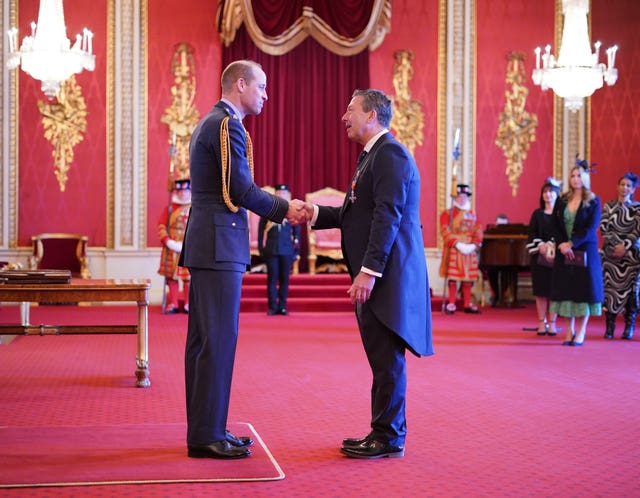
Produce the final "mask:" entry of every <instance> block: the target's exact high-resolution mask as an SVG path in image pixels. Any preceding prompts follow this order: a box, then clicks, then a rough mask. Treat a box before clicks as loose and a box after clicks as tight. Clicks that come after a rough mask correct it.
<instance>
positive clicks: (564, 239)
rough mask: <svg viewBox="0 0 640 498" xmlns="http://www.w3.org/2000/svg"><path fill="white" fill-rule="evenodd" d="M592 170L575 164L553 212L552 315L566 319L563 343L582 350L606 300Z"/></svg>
mask: <svg viewBox="0 0 640 498" xmlns="http://www.w3.org/2000/svg"><path fill="white" fill-rule="evenodd" d="M589 169H590V167H589V163H588V162H587V161H586V160H584V161H576V165H575V166H574V167H573V168H572V169H571V173H570V176H569V190H568V191H567V192H566V193H564V194H563V195H562V197H560V199H558V200H557V202H556V205H555V207H554V208H553V224H554V227H553V230H554V238H555V241H556V244H557V250H556V257H555V260H554V264H553V276H552V278H551V301H552V302H551V312H552V313H557V314H558V315H560V316H564V317H566V318H567V329H566V334H565V338H564V342H563V343H562V344H563V345H565V346H582V344H583V343H584V339H585V336H586V333H587V324H588V323H589V317H590V316H591V315H594V316H600V315H601V314H602V301H603V300H604V296H603V291H602V263H601V262H600V254H599V252H598V234H597V230H598V226H599V225H600V199H599V198H598V196H596V195H595V194H594V193H593V192H591V190H590V187H591V178H590V176H589ZM581 256H584V257H581ZM579 262H584V263H583V264H582V265H579V264H578V263H579ZM576 318H577V319H578V322H579V326H578V328H577V329H576V328H575V324H576Z"/></svg>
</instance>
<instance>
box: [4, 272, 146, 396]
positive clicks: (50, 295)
mask: <svg viewBox="0 0 640 498" xmlns="http://www.w3.org/2000/svg"><path fill="white" fill-rule="evenodd" d="M150 287H151V281H150V280H146V279H145V280H85V279H71V282H70V283H67V284H59V283H54V284H51V283H47V284H43V283H20V284H17V283H4V284H0V302H13V303H16V302H17V303H24V304H23V305H22V306H23V309H22V324H21V325H0V335H7V334H23V335H49V334H53V335H59V334H137V335H138V354H137V355H136V386H137V387H149V386H150V385H151V381H150V379H149V357H148V345H149V337H148V324H149V316H148V310H149V288H150ZM110 301H134V302H136V303H137V304H138V321H137V324H136V325H31V324H30V323H29V303H30V302H31V303H33V302H46V303H53V304H63V303H75V302H110Z"/></svg>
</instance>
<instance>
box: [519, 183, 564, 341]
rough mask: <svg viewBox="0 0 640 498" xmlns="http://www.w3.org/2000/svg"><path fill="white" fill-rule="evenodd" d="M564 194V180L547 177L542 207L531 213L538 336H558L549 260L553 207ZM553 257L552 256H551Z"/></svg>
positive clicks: (528, 246)
mask: <svg viewBox="0 0 640 498" xmlns="http://www.w3.org/2000/svg"><path fill="white" fill-rule="evenodd" d="M559 194H560V182H559V181H557V180H555V179H554V178H551V177H549V178H547V180H546V181H545V182H544V185H543V186H542V189H541V191H540V207H539V208H538V209H536V210H535V211H534V212H533V214H532V215H531V220H530V221H529V240H528V243H527V249H528V250H529V254H530V255H531V283H532V284H533V295H534V296H535V298H536V311H537V312H538V335H545V334H548V335H556V334H557V333H558V332H557V330H556V317H557V315H556V314H555V313H551V312H550V311H549V306H550V304H551V303H550V300H549V296H550V295H551V264H543V263H545V262H546V261H547V254H548V253H549V254H550V252H551V250H550V248H551V247H552V246H553V247H555V245H554V244H555V243H554V241H553V218H552V216H551V213H553V207H554V206H555V204H556V200H557V199H558V195H559ZM549 257H551V256H549Z"/></svg>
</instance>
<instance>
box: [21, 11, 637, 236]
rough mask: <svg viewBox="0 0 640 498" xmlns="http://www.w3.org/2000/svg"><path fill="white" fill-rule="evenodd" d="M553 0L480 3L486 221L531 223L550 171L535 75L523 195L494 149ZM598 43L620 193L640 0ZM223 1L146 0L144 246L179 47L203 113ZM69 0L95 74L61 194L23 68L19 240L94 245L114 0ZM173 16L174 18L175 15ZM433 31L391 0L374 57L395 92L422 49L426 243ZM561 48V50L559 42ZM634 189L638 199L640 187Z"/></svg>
mask: <svg viewBox="0 0 640 498" xmlns="http://www.w3.org/2000/svg"><path fill="white" fill-rule="evenodd" d="M38 3H39V2H38V0H21V1H20V5H19V25H18V27H19V29H20V39H22V37H23V36H24V35H25V34H26V33H28V32H29V27H28V26H29V22H30V21H31V20H36V19H37V9H38ZM554 3H555V2H554V0H539V1H537V2H531V1H529V0H508V1H507V0H477V88H476V92H477V122H476V168H477V171H476V191H475V195H474V201H475V204H476V208H477V212H478V215H479V217H480V220H481V221H482V223H484V224H487V223H491V222H493V220H494V218H495V215H496V214H497V213H499V212H505V213H507V214H508V215H509V216H510V219H511V221H514V222H527V221H528V219H529V216H530V213H531V211H532V210H533V209H534V208H535V207H536V206H537V203H538V196H539V188H540V185H541V183H542V182H543V180H544V178H545V177H546V176H548V175H549V174H551V171H552V160H553V96H552V94H551V93H550V92H549V91H547V92H542V91H541V90H540V89H539V87H536V86H534V85H533V84H532V83H531V81H530V79H529V80H528V87H529V90H530V94H529V98H528V101H527V106H526V108H527V110H529V112H532V113H535V114H537V116H538V120H539V125H538V128H537V133H536V141H535V142H533V143H532V144H531V149H530V151H529V154H528V157H527V159H526V160H525V164H524V173H523V174H522V176H521V177H520V189H519V191H518V195H517V197H512V195H511V187H510V186H509V183H508V180H507V177H506V175H505V174H504V170H505V166H506V161H505V158H504V156H503V154H502V151H501V150H500V149H499V148H498V147H497V146H496V145H495V143H494V142H495V136H496V130H497V126H498V115H499V113H500V111H502V109H503V107H504V91H505V89H506V88H505V83H504V80H505V73H506V63H507V60H506V55H507V52H508V51H522V52H524V53H525V54H526V55H527V59H526V61H525V65H526V71H527V75H530V73H531V69H532V68H533V64H534V62H535V61H534V54H533V50H534V48H535V47H536V46H538V45H544V44H546V43H553V39H554ZM592 3H593V4H594V5H593V7H592V9H593V25H592V32H593V34H594V38H593V39H594V40H595V39H600V40H601V41H602V43H603V46H604V47H607V46H609V45H610V44H612V43H617V44H618V45H619V46H620V50H619V53H618V57H617V61H618V66H619V71H620V80H619V81H618V83H617V84H616V85H615V86H614V87H610V88H609V87H606V88H603V89H601V90H598V91H596V94H595V95H594V97H593V98H592V133H591V139H592V154H591V156H592V157H591V158H590V159H591V160H592V161H595V162H597V163H598V166H599V167H598V174H597V175H594V177H593V189H594V190H595V191H596V193H598V194H599V195H600V196H601V197H602V198H603V200H608V199H610V198H613V196H614V195H615V190H614V189H615V181H616V180H617V178H618V177H619V176H620V175H621V174H622V173H624V172H625V171H626V170H628V169H633V170H635V171H636V173H640V171H639V168H638V159H637V158H638V157H640V150H639V149H640V125H639V124H638V123H639V120H637V119H635V117H636V116H637V115H638V113H639V112H640V95H639V92H640V90H639V88H640V86H639V85H638V84H637V82H638V81H640V62H639V61H638V60H637V57H634V56H633V55H634V54H637V53H639V51H640V46H639V45H640V37H638V35H637V29H638V28H637V27H638V26H640V2H637V1H636V0H608V1H607V0H593V2H592ZM215 4H216V2H211V0H191V1H190V2H179V1H177V0H165V1H163V2H157V1H149V2H148V5H149V12H148V19H149V25H148V34H149V54H148V55H149V59H148V69H149V80H148V90H149V93H148V105H149V108H148V109H149V123H148V161H149V164H148V170H149V176H148V179H149V180H148V217H149V219H148V230H147V244H148V245H149V246H157V245H159V243H158V241H157V235H156V226H155V224H156V221H157V217H158V216H159V215H160V212H161V210H162V208H163V207H164V205H165V204H166V202H167V191H166V184H167V175H168V166H169V155H168V145H169V144H168V138H169V132H168V128H167V126H166V125H165V124H162V123H161V122H160V118H161V116H162V115H163V113H164V109H165V108H166V107H167V106H168V105H170V103H171V100H170V94H169V89H170V86H171V84H172V75H171V71H170V62H171V57H172V54H173V49H174V45H175V44H177V43H180V42H188V43H190V44H191V45H192V46H193V47H194V48H195V63H196V74H197V81H198V89H197V98H196V106H197V108H198V110H199V112H200V114H201V115H204V114H205V113H206V112H207V111H208V110H209V109H210V108H211V106H212V105H213V103H214V102H215V101H216V100H217V98H218V96H219V94H220V90H219V77H220V70H221V68H220V65H221V62H220V61H221V46H220V41H219V37H218V35H217V32H216V26H215ZM88 5H89V3H87V2H85V1H83V0H66V2H65V4H64V6H65V16H66V24H67V34H68V36H69V37H73V36H75V34H76V33H77V32H79V31H81V29H82V28H83V27H85V26H87V27H88V28H90V29H91V30H92V31H93V32H94V33H95V37H94V41H93V47H94V52H95V53H96V70H95V71H94V72H86V71H85V72H83V73H82V74H80V75H79V76H77V79H78V83H79V84H80V85H81V86H82V90H83V94H84V97H85V100H86V103H87V107H88V111H89V115H88V117H87V123H88V124H87V131H86V133H85V139H84V141H83V142H81V143H80V144H79V145H77V146H76V148H75V160H74V163H73V165H72V167H71V171H70V173H69V180H68V182H67V188H66V192H64V193H61V192H60V190H59V188H58V182H57V180H56V178H55V175H54V173H53V159H52V157H51V150H52V149H51V145H50V144H49V142H48V141H47V140H45V138H44V137H43V128H42V124H41V120H40V115H39V113H38V110H37V105H36V102H37V100H38V99H43V98H44V96H43V94H42V93H41V91H40V88H39V84H38V82H36V81H34V80H33V79H32V78H31V77H29V76H27V75H25V74H24V73H22V72H20V81H19V91H20V96H19V104H20V109H19V120H20V130H19V140H20V144H19V146H20V173H19V197H18V199H19V209H18V213H19V214H18V223H19V225H18V226H19V233H18V235H19V245H21V246H25V245H29V244H30V236H31V235H32V234H34V233H38V232H51V231H68V232H82V233H86V234H88V235H89V239H90V244H91V245H92V246H104V245H105V243H106V239H107V234H106V229H107V227H106V201H107V198H106V196H107V187H106V108H105V102H106V97H105V96H106V66H105V60H106V41H107V38H106V37H107V33H106V20H107V0H99V1H94V2H91V3H90V7H89V6H88ZM167 13H170V15H167ZM437 35H438V2H435V1H434V2H423V1H421V0H394V2H393V12H392V31H391V33H390V34H389V35H387V37H386V38H385V40H384V42H383V44H382V45H381V47H380V48H378V49H377V50H376V51H375V52H372V53H371V64H370V67H371V81H372V86H374V87H377V88H380V89H382V90H385V91H386V92H388V93H390V94H392V93H393V86H392V83H391V79H392V73H393V64H394V57H393V54H394V52H395V51H396V50H399V49H411V50H413V51H414V54H415V59H414V69H415V73H414V76H413V79H412V80H411V81H410V86H411V90H412V95H413V97H414V98H415V99H417V100H419V101H420V102H421V103H422V110H423V112H424V115H425V127H424V143H423V145H422V146H419V147H417V148H416V150H415V156H416V161H417V163H418V167H419V169H420V171H421V176H422V189H423V192H422V204H423V206H422V219H423V223H424V227H425V228H424V234H425V244H426V245H427V246H429V247H433V246H435V245H436V244H437V240H438V239H437V237H438V235H437V216H438V213H436V212H435V211H436V198H435V196H436V193H437V192H436V187H437V186H436V152H437V151H436V137H437V134H438V133H442V132H443V131H442V130H438V129H437V121H436V120H437V107H436V106H437V76H438V75H437V69H438V68H437V63H438V55H437V50H438V46H437ZM554 50H555V48H554ZM637 197H640V195H638V196H637Z"/></svg>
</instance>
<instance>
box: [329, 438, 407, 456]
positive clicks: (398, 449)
mask: <svg viewBox="0 0 640 498" xmlns="http://www.w3.org/2000/svg"><path fill="white" fill-rule="evenodd" d="M340 452H341V453H343V454H345V455H347V456H348V457H351V458H362V459H366V460H372V459H374V458H402V457H403V456H404V446H392V445H390V444H387V443H381V442H380V441H376V440H375V439H370V440H368V441H366V442H364V443H362V444H360V445H358V446H351V447H349V446H343V447H342V448H340Z"/></svg>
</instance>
